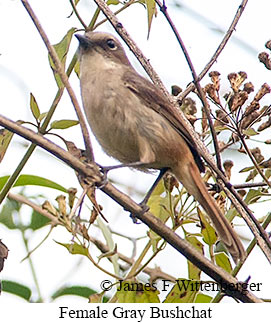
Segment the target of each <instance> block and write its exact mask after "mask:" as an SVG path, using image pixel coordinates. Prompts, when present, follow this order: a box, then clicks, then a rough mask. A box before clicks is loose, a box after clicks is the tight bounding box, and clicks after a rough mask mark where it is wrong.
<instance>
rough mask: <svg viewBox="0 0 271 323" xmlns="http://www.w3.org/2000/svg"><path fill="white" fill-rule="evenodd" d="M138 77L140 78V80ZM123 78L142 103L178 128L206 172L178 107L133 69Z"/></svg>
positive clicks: (200, 167) (197, 161) (202, 169)
mask: <svg viewBox="0 0 271 323" xmlns="http://www.w3.org/2000/svg"><path fill="white" fill-rule="evenodd" d="M138 77H139V78H140V82H139V81H138ZM122 78H123V81H124V84H125V86H126V87H127V88H128V89H129V90H131V91H132V92H133V93H134V94H135V95H136V96H137V97H138V98H139V99H140V101H141V102H142V104H144V105H145V106H147V107H149V108H151V109H153V110H155V111H156V112H157V113H159V114H160V115H163V116H164V117H165V118H166V119H167V120H168V121H169V122H170V123H171V125H172V126H173V127H174V128H175V129H176V131H177V132H178V133H179V134H180V135H181V136H182V137H183V138H184V139H185V141H186V143H187V144H188V146H189V148H190V150H191V152H192V154H193V156H194V159H195V162H196V164H197V166H198V168H199V170H200V171H201V172H204V170H205V167H204V164H203V161H202V159H201V157H200V155H199V153H198V151H197V149H196V145H195V143H194V139H193V137H192V136H191V135H190V133H189V131H188V130H187V129H186V125H184V124H183V121H182V119H181V118H180V116H179V114H178V112H177V111H176V109H174V107H172V105H171V104H170V103H169V102H168V100H167V99H166V98H165V96H164V95H163V93H162V92H161V91H160V90H159V89H158V88H157V87H155V85H153V84H152V83H151V82H150V81H149V80H147V79H145V78H144V77H142V76H140V75H139V74H137V73H136V72H135V71H132V70H131V69H127V70H126V71H125V73H124V74H123V77H122Z"/></svg>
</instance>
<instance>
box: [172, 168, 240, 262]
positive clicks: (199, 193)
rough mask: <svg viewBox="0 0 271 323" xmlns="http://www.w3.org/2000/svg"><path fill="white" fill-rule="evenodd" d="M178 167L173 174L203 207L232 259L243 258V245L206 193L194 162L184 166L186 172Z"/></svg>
mask: <svg viewBox="0 0 271 323" xmlns="http://www.w3.org/2000/svg"><path fill="white" fill-rule="evenodd" d="M180 169H182V171H180V172H178V169H174V174H175V175H176V176H177V178H178V179H179V180H180V182H181V183H182V184H183V186H184V187H185V188H186V190H187V191H188V193H189V194H191V195H193V196H194V198H195V199H196V200H197V201H198V202H199V203H200V204H201V206H202V207H203V208H204V210H205V211H206V213H207V214H208V216H209V217H210V219H211V221H212V223H213V225H214V227H215V229H216V231H217V234H218V235H219V237H220V239H221V240H222V241H223V243H224V244H225V246H226V247H227V249H228V251H229V253H230V254H231V255H232V258H233V260H234V261H235V262H237V261H238V260H243V259H244V257H245V250H244V247H243V245H242V243H241V241H240V239H239V237H238V235H237V233H236V232H235V231H234V230H233V228H232V226H231V224H230V223H229V221H228V220H227V218H226V217H225V216H224V215H223V214H222V213H221V211H220V209H219V207H218V205H217V204H216V202H215V200H214V199H213V198H212V196H211V195H210V194H209V193H208V190H207V188H206V186H205V184H204V182H203V180H202V178H201V175H200V172H199V170H198V168H197V166H196V164H194V163H189V164H188V165H187V167H186V172H184V171H183V169H184V165H182V167H180Z"/></svg>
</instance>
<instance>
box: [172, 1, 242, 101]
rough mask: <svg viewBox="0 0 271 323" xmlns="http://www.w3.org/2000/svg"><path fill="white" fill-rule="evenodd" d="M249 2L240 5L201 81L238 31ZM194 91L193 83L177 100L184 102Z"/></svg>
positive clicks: (201, 76) (199, 78)
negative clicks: (237, 27)
mask: <svg viewBox="0 0 271 323" xmlns="http://www.w3.org/2000/svg"><path fill="white" fill-rule="evenodd" d="M247 2H248V0H242V3H241V4H240V5H239V7H238V9H237V11H236V14H235V16H234V18H233V21H232V23H231V25H230V27H229V29H228V31H227V32H226V34H225V36H224V37H223V39H222V41H221V43H220V44H219V46H218V47H217V49H216V51H215V53H214V55H213V56H212V57H211V59H210V61H209V62H208V63H207V64H206V66H205V67H204V69H203V70H202V72H201V73H200V74H199V76H198V80H199V81H200V80H201V79H202V78H203V77H204V76H205V75H206V73H207V72H208V71H209V70H210V68H211V67H212V66H213V64H214V63H215V62H216V61H217V58H218V56H219V55H220V54H221V52H222V50H223V49H224V48H225V46H226V44H227V42H228V41H229V39H230V38H231V35H232V33H233V32H234V31H235V30H236V26H237V24H238V22H239V19H240V18H241V15H242V13H243V12H244V10H245V7H246V5H247ZM194 89H195V84H193V83H191V84H189V86H188V87H187V88H186V89H185V90H184V91H183V92H181V93H180V94H179V95H178V97H177V99H178V100H180V101H182V100H183V99H184V98H185V97H186V96H187V95H188V94H189V93H190V92H192V91H193V90H194Z"/></svg>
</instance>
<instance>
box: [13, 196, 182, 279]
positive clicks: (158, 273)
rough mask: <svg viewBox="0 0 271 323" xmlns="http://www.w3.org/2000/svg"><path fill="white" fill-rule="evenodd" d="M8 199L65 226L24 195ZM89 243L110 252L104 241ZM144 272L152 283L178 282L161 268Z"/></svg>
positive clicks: (90, 238) (52, 222) (129, 263)
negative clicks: (163, 280) (159, 280)
mask: <svg viewBox="0 0 271 323" xmlns="http://www.w3.org/2000/svg"><path fill="white" fill-rule="evenodd" d="M8 198H9V199H11V200H14V201H17V202H19V203H21V204H25V205H28V206H30V207H31V208H32V209H33V210H35V211H36V212H38V213H40V214H41V215H43V216H45V217H46V218H48V219H49V220H50V221H51V224H52V225H63V223H62V222H60V221H59V220H58V219H57V218H56V217H55V216H54V215H52V214H51V213H49V212H48V211H46V210H45V209H43V208H42V207H40V206H39V205H37V204H36V203H34V202H32V201H30V200H29V199H27V198H26V197H24V196H23V195H20V194H14V193H11V192H9V194H8ZM78 233H79V234H81V235H82V233H81V232H78ZM89 241H90V242H92V243H93V244H94V245H95V246H96V247H97V248H98V249H99V250H100V251H101V252H102V253H106V252H109V251H110V249H109V247H108V246H107V245H106V244H104V243H103V242H102V241H100V240H98V239H96V238H94V237H91V236H90V237H89ZM117 255H118V257H119V258H120V259H121V260H122V261H124V262H126V263H127V264H128V265H130V266H132V264H133V263H134V260H133V258H130V257H127V256H125V255H124V254H122V253H120V252H117ZM108 260H109V261H110V258H108ZM122 269H123V270H125V268H122ZM142 271H143V272H144V273H146V274H147V275H149V276H150V279H151V280H152V281H155V280H157V279H165V280H168V281H172V282H173V283H174V282H175V281H176V278H175V277H173V276H171V275H169V274H167V273H165V272H163V271H162V270H161V269H160V268H159V267H155V268H150V267H145V268H144V269H143V270H142Z"/></svg>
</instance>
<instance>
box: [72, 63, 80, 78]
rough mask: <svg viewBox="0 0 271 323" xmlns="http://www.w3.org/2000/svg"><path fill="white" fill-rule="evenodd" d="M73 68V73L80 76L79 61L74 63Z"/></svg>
mask: <svg viewBox="0 0 271 323" xmlns="http://www.w3.org/2000/svg"><path fill="white" fill-rule="evenodd" d="M73 70H74V72H75V74H76V75H77V77H78V78H80V62H79V60H77V62H76V63H75V65H74V68H73Z"/></svg>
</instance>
